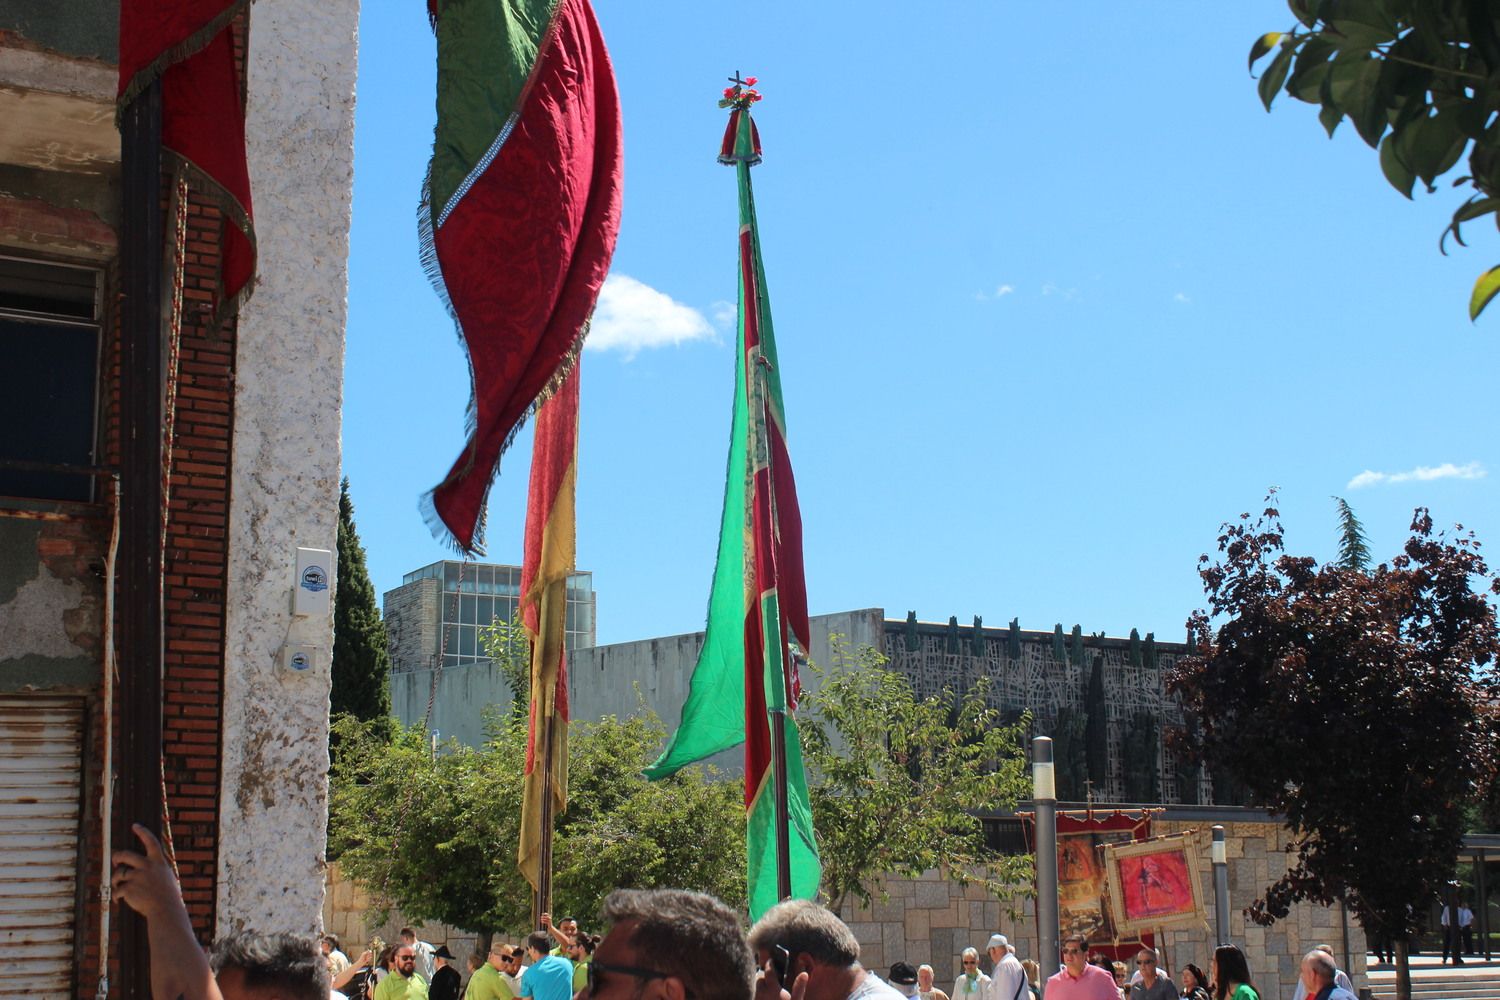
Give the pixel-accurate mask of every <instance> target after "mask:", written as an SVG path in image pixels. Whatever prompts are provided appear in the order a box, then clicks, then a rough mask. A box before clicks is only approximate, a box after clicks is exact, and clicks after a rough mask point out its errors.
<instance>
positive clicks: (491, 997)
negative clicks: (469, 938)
mask: <svg viewBox="0 0 1500 1000" xmlns="http://www.w3.org/2000/svg"><path fill="white" fill-rule="evenodd" d="M510 964H511V957H510V945H507V944H502V943H501V942H499V941H496V942H495V943H494V944H491V945H490V954H489V957H488V958H486V959H485V962H484V964H483V965H481V966H480V967H479V968H478V969H477V970H476V971H475V973H474V975H472V976H470V977H469V988H468V989H467V990H466V991H464V1000H515V994H514V993H513V992H511V988H510V984H509V983H508V982H506V981H505V977H504V976H502V975H500V973H502V972H507V971H509V966H510Z"/></svg>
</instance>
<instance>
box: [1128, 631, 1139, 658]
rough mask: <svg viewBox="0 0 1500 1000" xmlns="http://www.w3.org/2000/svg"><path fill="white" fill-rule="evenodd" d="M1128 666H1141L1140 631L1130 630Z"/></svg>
mask: <svg viewBox="0 0 1500 1000" xmlns="http://www.w3.org/2000/svg"><path fill="white" fill-rule="evenodd" d="M1130 665H1131V666H1132V667H1139V666H1140V665H1141V632H1140V629H1134V628H1133V629H1131V630H1130Z"/></svg>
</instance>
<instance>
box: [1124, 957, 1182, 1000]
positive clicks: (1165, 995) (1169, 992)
mask: <svg viewBox="0 0 1500 1000" xmlns="http://www.w3.org/2000/svg"><path fill="white" fill-rule="evenodd" d="M1159 961H1160V960H1159V958H1158V957H1157V954H1156V949H1155V948H1142V949H1141V950H1140V951H1138V952H1136V953H1135V967H1136V970H1137V971H1138V972H1139V973H1140V974H1141V978H1140V980H1139V981H1138V982H1133V983H1131V984H1130V1000H1177V987H1176V986H1175V985H1173V983H1172V980H1171V979H1169V978H1167V977H1166V976H1163V975H1161V969H1160V968H1159Z"/></svg>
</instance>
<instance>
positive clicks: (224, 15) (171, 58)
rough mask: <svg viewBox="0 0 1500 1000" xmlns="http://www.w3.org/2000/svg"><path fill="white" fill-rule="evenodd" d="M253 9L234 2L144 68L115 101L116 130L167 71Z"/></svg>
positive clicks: (237, 0)
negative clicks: (133, 104)
mask: <svg viewBox="0 0 1500 1000" xmlns="http://www.w3.org/2000/svg"><path fill="white" fill-rule="evenodd" d="M249 9H250V0H234V2H233V3H231V4H230V5H229V6H228V7H226V8H224V10H222V11H220V12H219V13H218V14H217V15H215V16H214V17H213V19H211V20H210V21H209V22H208V23H207V24H205V25H204V26H203V27H201V28H199V29H198V30H197V31H195V32H193V33H192V34H191V35H188V36H187V37H186V38H184V39H183V40H182V41H180V42H178V43H177V44H176V45H170V46H168V47H167V48H166V49H165V50H164V51H163V52H162V53H161V54H160V55H158V56H157V57H156V58H155V59H153V60H151V61H150V62H149V63H147V64H146V65H145V66H143V67H141V68H140V70H138V71H137V72H136V74H135V76H133V77H131V78H130V82H129V83H127V84H126V85H125V89H124V90H122V91H121V92H120V96H119V97H117V98H116V99H115V126H116V127H117V128H118V127H119V124H120V119H121V117H122V116H123V115H124V113H125V106H126V105H128V104H129V103H130V102H131V101H133V100H135V99H136V98H137V97H139V96H140V95H141V91H143V90H145V89H146V88H147V87H149V86H151V84H152V83H153V82H155V81H156V80H159V79H160V78H161V75H162V74H163V73H165V72H166V71H167V69H168V67H171V66H174V65H176V64H177V63H180V62H182V61H183V60H184V59H187V58H189V57H190V56H194V55H197V54H198V53H199V52H201V51H203V49H204V48H206V47H207V46H208V43H209V42H211V41H213V40H214V39H215V38H217V37H218V36H219V32H221V31H223V30H224V29H225V28H227V27H229V24H230V22H231V21H233V20H234V19H235V18H236V17H239V15H240V13H241V12H243V11H248V10H249Z"/></svg>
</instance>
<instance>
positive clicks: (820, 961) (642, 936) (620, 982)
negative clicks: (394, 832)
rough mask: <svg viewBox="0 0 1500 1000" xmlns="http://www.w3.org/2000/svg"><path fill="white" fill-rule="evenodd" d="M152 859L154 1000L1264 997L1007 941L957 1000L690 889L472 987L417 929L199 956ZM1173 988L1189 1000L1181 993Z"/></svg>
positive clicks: (648, 893)
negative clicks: (393, 936) (1051, 959)
mask: <svg viewBox="0 0 1500 1000" xmlns="http://www.w3.org/2000/svg"><path fill="white" fill-rule="evenodd" d="M135 831H136V835H137V836H138V837H139V838H140V840H141V843H142V846H143V848H144V852H143V853H137V852H134V851H117V852H116V853H115V856H114V863H115V868H114V872H113V877H112V879H111V885H112V888H113V892H114V895H115V898H117V899H119V900H121V901H122V902H124V903H125V904H126V905H128V906H130V907H131V908H132V909H134V910H135V911H136V912H138V913H140V914H141V915H142V916H143V917H144V918H145V920H146V925H147V939H148V942H149V945H150V951H151V990H152V996H153V997H154V998H155V1000H344V998H351V1000H352V998H359V1000H459V998H460V997H462V998H463V1000H517V998H523V997H534V998H536V1000H570V998H573V997H592V998H600V1000H609V998H612V997H620V998H624V997H630V998H632V1000H902V998H908V997H920V1000H1030V998H1033V997H1038V996H1040V994H1041V991H1042V990H1043V988H1045V991H1046V996H1047V1000H1176V998H1178V997H1182V998H1185V1000H1261V995H1260V994H1259V993H1258V992H1257V991H1256V989H1255V985H1254V983H1253V982H1252V981H1251V975H1250V970H1249V967H1248V964H1247V963H1246V961H1245V956H1244V953H1243V952H1241V951H1240V950H1239V949H1238V948H1235V947H1233V946H1228V945H1227V946H1223V947H1220V948H1217V949H1216V950H1215V951H1214V953H1213V957H1212V958H1211V960H1210V962H1209V970H1208V973H1207V975H1205V974H1204V973H1203V971H1202V970H1201V969H1199V968H1198V967H1197V966H1196V965H1192V964H1187V965H1184V966H1183V967H1182V969H1181V970H1180V972H1179V981H1178V982H1174V980H1173V979H1172V977H1171V975H1170V974H1169V973H1168V972H1167V971H1166V970H1164V969H1162V968H1161V967H1160V958H1159V956H1158V954H1157V952H1156V951H1155V950H1153V949H1151V948H1146V947H1143V948H1141V949H1139V950H1138V951H1137V952H1136V956H1135V965H1136V968H1135V973H1134V975H1130V974H1129V971H1130V970H1128V969H1127V968H1126V966H1125V965H1124V963H1122V962H1114V961H1111V960H1108V959H1104V958H1097V959H1096V960H1095V961H1093V962H1091V961H1090V955H1089V946H1088V942H1087V940H1086V939H1084V938H1083V937H1081V936H1077V935H1075V936H1071V937H1068V938H1067V939H1066V940H1065V941H1064V942H1063V946H1062V955H1061V958H1062V964H1061V967H1060V968H1059V969H1058V971H1057V972H1056V973H1055V974H1053V975H1051V976H1050V977H1049V978H1047V980H1046V983H1045V987H1043V984H1042V981H1041V977H1042V974H1043V971H1042V968H1041V966H1039V965H1038V963H1037V962H1035V961H1032V960H1030V959H1026V960H1022V959H1021V958H1020V957H1019V956H1018V955H1017V954H1016V948H1015V946H1014V945H1012V944H1011V943H1010V942H1009V941H1008V940H1007V939H1006V937H1005V935H1003V934H995V935H992V936H991V937H990V939H989V943H988V945H987V946H986V949H985V950H986V951H987V953H988V956H989V963H988V966H989V970H988V971H987V972H986V971H984V970H983V968H982V964H983V963H981V961H980V956H979V952H978V950H977V949H974V948H966V949H965V950H964V951H963V953H962V954H961V955H960V956H959V973H958V978H957V979H956V980H955V982H954V984H953V992H952V994H948V993H945V992H944V991H943V990H941V989H939V988H938V987H937V985H936V982H937V980H936V975H937V974H936V972H935V970H934V969H933V968H932V966H930V965H921V966H918V967H916V968H913V967H912V966H911V965H909V964H907V963H905V962H897V963H895V965H893V966H892V967H891V969H890V971H889V973H888V975H887V977H886V978H882V977H881V976H880V975H878V974H877V973H876V972H875V971H873V970H871V969H867V968H865V967H864V966H863V965H862V964H861V963H860V960H859V959H860V948H859V941H858V940H857V939H856V938H855V936H854V933H853V932H852V931H851V930H850V929H849V927H848V926H847V925H845V924H844V922H843V921H841V920H840V919H839V918H838V917H837V916H836V915H835V914H834V913H832V912H831V911H829V910H828V909H826V908H824V907H822V906H819V905H818V904H817V903H813V902H810V901H807V900H795V899H793V900H786V901H784V902H781V903H778V904H777V905H775V906H773V907H771V908H770V909H769V910H768V911H766V913H765V914H764V915H762V916H761V918H760V919H759V920H757V921H756V922H755V923H754V925H753V926H751V928H750V930H749V933H748V935H747V934H746V933H745V931H744V930H743V929H742V927H741V923H740V919H739V916H738V915H737V914H736V913H735V912H734V911H733V910H731V909H729V908H728V907H727V906H725V905H724V904H723V903H721V902H719V901H718V900H716V899H714V898H713V897H711V896H708V895H705V894H703V893H698V892H690V891H687V890H681V889H620V890H616V891H615V892H613V893H611V894H610V896H609V897H608V898H607V899H606V900H605V903H604V907H603V910H602V912H601V913H600V920H601V922H602V924H603V925H604V926H605V927H606V928H607V930H606V931H605V933H604V934H603V935H602V936H598V937H596V936H594V935H591V934H588V933H586V932H584V931H582V930H580V929H579V927H578V922H577V921H576V920H574V919H572V918H568V919H565V920H561V921H558V922H557V924H556V925H554V924H553V922H552V921H551V919H550V917H549V916H548V915H546V914H544V915H543V917H542V921H541V924H542V929H541V930H539V931H537V932H535V933H533V934H531V935H529V936H528V937H527V938H526V940H525V942H523V943H522V944H515V945H512V944H506V943H503V942H500V941H496V942H494V943H493V944H491V946H490V947H489V950H488V953H487V954H486V955H484V956H479V955H475V956H472V957H471V958H470V959H469V961H468V969H467V972H468V975H467V982H465V977H464V975H463V974H462V973H460V972H459V970H458V969H457V968H456V967H455V965H454V964H453V963H454V962H455V960H456V959H455V956H454V955H453V954H452V953H451V952H450V951H449V950H448V947H447V945H446V944H444V945H442V946H440V947H437V948H434V947H433V946H432V945H430V944H428V943H427V942H424V941H422V940H421V939H420V938H419V937H418V936H417V934H416V933H415V932H414V931H412V929H411V928H403V929H402V931H401V934H400V940H399V942H398V943H396V944H394V945H392V946H390V947H388V948H383V949H382V950H381V951H380V953H379V954H378V955H376V954H374V953H373V951H372V950H366V951H364V952H362V953H361V954H360V955H359V956H358V958H357V959H355V960H354V961H350V960H349V958H348V957H347V956H346V955H345V954H344V952H343V951H342V949H341V948H340V942H339V941H338V939H337V938H335V937H333V936H332V935H324V936H323V937H322V938H321V939H318V938H313V937H311V936H299V935H294V934H255V933H236V934H232V935H230V936H228V937H226V938H224V939H222V940H220V941H219V942H218V943H217V944H216V945H215V946H214V948H213V949H212V951H211V952H209V953H205V952H204V950H203V949H202V948H200V947H199V945H198V942H197V940H196V938H195V937H194V933H193V928H192V923H191V921H190V920H189V918H188V913H187V909H186V907H185V906H184V905H183V902H182V891H181V888H180V886H179V885H178V882H177V879H176V877H175V876H174V874H173V872H172V868H171V866H170V865H169V864H168V862H167V860H166V859H165V857H164V856H163V853H162V849H161V844H160V843H159V842H158V841H157V839H156V838H155V837H154V836H152V834H151V833H150V832H149V831H147V830H146V829H145V828H144V827H140V826H137V827H135ZM1179 985H1180V990H1181V992H1180V993H1179ZM1304 998H1311V1000H1355V997H1354V994H1353V992H1352V989H1351V986H1350V983H1349V979H1348V977H1347V976H1346V975H1344V973H1343V972H1341V971H1340V970H1339V969H1338V968H1337V966H1336V964H1335V962H1334V959H1333V956H1332V954H1331V949H1327V948H1326V946H1320V948H1319V949H1318V950H1314V951H1312V952H1309V953H1308V954H1307V955H1306V956H1305V957H1304V958H1303V960H1302V968H1301V976H1300V978H1299V983H1298V992H1297V994H1296V996H1295V997H1294V998H1293V1000H1304Z"/></svg>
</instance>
